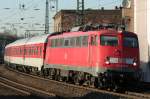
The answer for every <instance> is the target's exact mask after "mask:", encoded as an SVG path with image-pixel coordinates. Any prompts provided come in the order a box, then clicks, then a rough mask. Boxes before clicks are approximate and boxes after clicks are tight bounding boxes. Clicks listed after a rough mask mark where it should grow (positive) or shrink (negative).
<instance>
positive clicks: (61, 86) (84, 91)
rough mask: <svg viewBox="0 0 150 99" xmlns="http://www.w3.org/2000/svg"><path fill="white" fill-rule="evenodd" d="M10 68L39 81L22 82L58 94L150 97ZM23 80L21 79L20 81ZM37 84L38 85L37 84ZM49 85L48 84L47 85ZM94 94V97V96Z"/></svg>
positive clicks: (69, 95) (89, 96) (124, 98)
mask: <svg viewBox="0 0 150 99" xmlns="http://www.w3.org/2000/svg"><path fill="white" fill-rule="evenodd" d="M8 69H9V72H11V71H12V72H15V73H16V74H19V75H21V76H22V77H24V78H26V77H28V79H32V80H33V81H32V82H37V84H35V83H31V82H28V83H25V82H22V83H24V84H26V85H28V84H29V85H32V86H34V87H39V88H38V89H41V90H44V91H46V92H52V93H55V94H56V95H58V96H62V97H67V98H68V97H72V98H79V97H85V98H87V99H90V98H92V99H93V98H98V97H101V98H107V99H112V98H115V99H120V98H121V99H141V98H142V99H149V98H150V95H147V94H142V93H136V92H126V93H116V92H111V91H106V90H100V89H94V88H87V87H83V86H76V85H72V84H68V83H64V82H58V81H53V80H50V79H47V78H42V77H39V76H34V75H30V74H26V73H22V72H18V71H16V70H13V69H10V68H8ZM19 82H21V81H19ZM36 85H37V86H36ZM45 85H47V86H45ZM93 96H94V97H93Z"/></svg>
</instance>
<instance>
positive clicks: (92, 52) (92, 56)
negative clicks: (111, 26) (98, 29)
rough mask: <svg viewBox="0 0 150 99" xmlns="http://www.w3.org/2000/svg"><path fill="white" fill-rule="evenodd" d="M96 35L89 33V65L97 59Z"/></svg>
mask: <svg viewBox="0 0 150 99" xmlns="http://www.w3.org/2000/svg"><path fill="white" fill-rule="evenodd" d="M97 41H98V36H97V35H93V34H92V35H90V41H89V64H90V66H92V67H93V66H95V65H96V62H97V59H98V56H97V55H98V54H97V52H98V47H97V45H98V42H97Z"/></svg>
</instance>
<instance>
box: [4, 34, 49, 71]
mask: <svg viewBox="0 0 150 99" xmlns="http://www.w3.org/2000/svg"><path fill="white" fill-rule="evenodd" d="M48 36H49V35H44V36H38V37H32V38H26V39H21V40H17V41H16V42H14V43H11V44H9V45H7V46H6V48H5V62H6V63H8V64H13V65H16V66H18V65H22V66H25V67H27V68H31V67H32V68H34V69H37V70H41V68H42V66H43V64H44V57H45V51H46V50H45V49H46V44H47V38H48Z"/></svg>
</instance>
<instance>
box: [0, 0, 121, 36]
mask: <svg viewBox="0 0 150 99" xmlns="http://www.w3.org/2000/svg"><path fill="white" fill-rule="evenodd" d="M45 1H46V0H0V23H1V24H0V32H1V31H3V30H4V29H10V30H14V29H16V30H17V32H18V33H17V34H22V33H25V30H44V22H45ZM76 3H77V0H58V10H61V9H76V6H77V4H76ZM121 4H122V0H85V9H88V8H91V9H100V8H101V7H105V9H114V7H115V6H120V5H121ZM20 5H25V7H24V9H23V8H21V7H20ZM53 5H55V4H54V3H53V2H50V5H49V6H50V8H51V6H53ZM37 9H38V10H37ZM55 13H56V12H55V11H54V9H52V10H50V13H49V14H50V32H52V31H53V19H52V17H53V16H54V15H55ZM21 18H23V20H21Z"/></svg>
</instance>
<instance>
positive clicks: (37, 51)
mask: <svg viewBox="0 0 150 99" xmlns="http://www.w3.org/2000/svg"><path fill="white" fill-rule="evenodd" d="M36 55H38V46H37V47H36Z"/></svg>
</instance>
